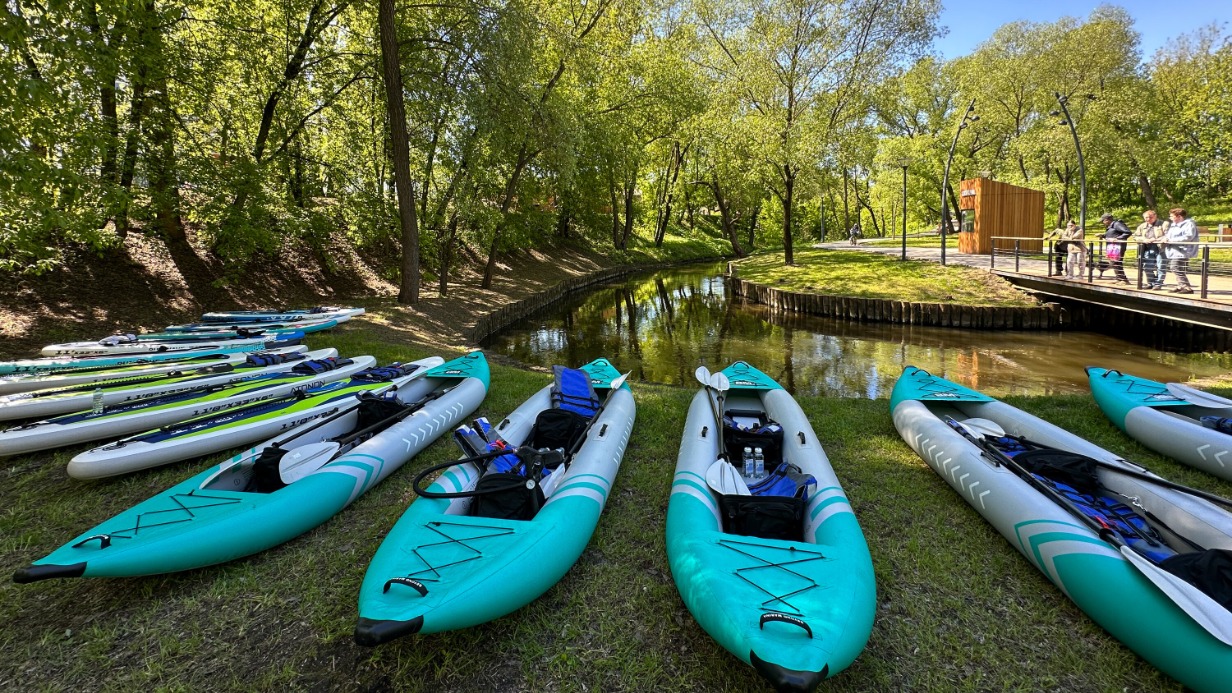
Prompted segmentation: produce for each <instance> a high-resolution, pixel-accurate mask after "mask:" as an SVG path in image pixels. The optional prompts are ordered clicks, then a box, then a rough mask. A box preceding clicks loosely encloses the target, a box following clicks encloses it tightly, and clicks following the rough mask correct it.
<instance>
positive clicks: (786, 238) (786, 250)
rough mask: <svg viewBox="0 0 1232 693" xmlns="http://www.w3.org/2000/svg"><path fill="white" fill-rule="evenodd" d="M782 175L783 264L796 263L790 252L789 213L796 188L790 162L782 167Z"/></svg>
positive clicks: (794, 174)
mask: <svg viewBox="0 0 1232 693" xmlns="http://www.w3.org/2000/svg"><path fill="white" fill-rule="evenodd" d="M782 175H783V264H785V265H794V264H796V258H795V255H794V254H793V253H792V247H791V240H792V233H791V222H792V219H791V213H792V207H793V206H794V205H793V204H792V195H793V194H794V193H795V189H796V171H795V170H794V169H792V167H791V164H787V165H785V166H783V167H782Z"/></svg>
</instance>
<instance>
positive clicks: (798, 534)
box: [722, 496, 808, 541]
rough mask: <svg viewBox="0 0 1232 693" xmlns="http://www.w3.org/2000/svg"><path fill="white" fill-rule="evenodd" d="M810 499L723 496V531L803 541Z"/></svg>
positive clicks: (765, 537)
mask: <svg viewBox="0 0 1232 693" xmlns="http://www.w3.org/2000/svg"><path fill="white" fill-rule="evenodd" d="M807 506H808V501H806V500H805V499H803V498H795V497H791V498H786V497H783V496H723V502H722V508H723V531H725V532H727V533H728V534H739V535H742V536H746V537H760V538H762V539H782V540H784V541H801V540H803V539H804V510H805V507H807Z"/></svg>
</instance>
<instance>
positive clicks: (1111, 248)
mask: <svg viewBox="0 0 1232 693" xmlns="http://www.w3.org/2000/svg"><path fill="white" fill-rule="evenodd" d="M1099 220H1100V221H1101V222H1103V224H1104V228H1105V229H1107V230H1106V231H1105V232H1104V238H1105V239H1107V240H1108V245H1107V250H1105V251H1104V252H1105V255H1107V256H1108V264H1110V265H1111V266H1112V272H1113V274H1115V275H1116V281H1117V282H1118V283H1120V284H1129V277H1127V276H1125V240H1126V239H1127V238H1129V237H1130V236H1131V235H1133V234H1132V233H1131V232H1130V230H1129V227H1128V226H1126V225H1125V222H1123V221H1121V220H1120V219H1114V218H1112V215H1111V214H1108V213H1107V212H1105V213H1104V215H1103V216H1101V217H1100V218H1099Z"/></svg>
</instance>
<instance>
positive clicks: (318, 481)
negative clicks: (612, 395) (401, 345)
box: [13, 352, 488, 583]
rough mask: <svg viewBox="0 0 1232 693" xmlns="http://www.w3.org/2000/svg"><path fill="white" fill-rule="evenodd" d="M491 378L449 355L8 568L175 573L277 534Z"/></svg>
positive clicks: (257, 546)
mask: <svg viewBox="0 0 1232 693" xmlns="http://www.w3.org/2000/svg"><path fill="white" fill-rule="evenodd" d="M487 389H488V364H487V361H486V360H485V359H484V358H483V354H481V353H479V352H475V353H473V354H468V355H467V356H463V357H461V358H458V359H454V360H452V361H449V362H446V363H445V364H443V365H440V366H437V367H436V368H433V369H432V370H429V371H428V372H426V373H425V374H424V375H423V377H421V378H417V379H416V380H415V381H414V383H413V384H412V385H410V386H409V387H406V388H403V389H400V390H399V391H398V395H397V397H396V398H395V399H393V400H392V401H391V400H389V399H385V398H381V402H382V406H380V407H377V408H375V409H373V410H372V411H371V412H367V411H364V410H361V409H360V406H362V405H357V406H356V407H355V408H352V409H351V410H350V411H349V413H348V414H347V415H346V416H343V417H337V418H332V419H330V420H329V421H328V422H327V424H328V425H327V426H322V427H321V428H318V429H316V432H318V433H321V432H322V429H325V428H328V429H329V430H328V432H325V433H324V434H323V435H322V436H316V437H314V436H311V435H304V436H299V437H285V436H284V437H280V438H276V439H273V440H271V441H268V442H267V443H265V444H262V445H260V446H257V447H256V448H254V449H253V450H251V451H246V452H245V453H243V454H241V455H237V456H236V457H234V458H232V459H230V460H227V461H226V462H223V463H222V464H220V465H215V466H213V467H210V468H209V469H207V470H205V471H204V472H202V473H200V474H198V475H196V476H194V477H192V478H191V479H188V480H187V481H184V482H183V483H180V484H177V485H176V486H173V487H171V488H169V489H167V490H166V491H163V492H162V493H160V494H158V495H156V496H154V497H152V498H150V499H148V500H146V501H143V502H142V503H139V504H138V505H136V506H134V507H132V508H130V509H129V510H126V511H124V512H123V513H120V514H119V515H116V516H115V517H113V518H111V519H109V520H107V521H105V522H103V523H101V524H99V525H98V526H96V527H93V528H91V529H89V530H87V531H86V532H83V533H82V534H81V535H80V536H78V537H75V538H74V539H72V540H71V541H69V542H68V543H67V544H65V545H64V546H62V547H60V548H58V549H56V550H55V551H53V552H51V553H50V554H49V555H47V556H46V557H44V558H41V559H39V560H37V561H35V562H34V563H33V564H31V565H30V566H28V567H25V568H22V569H20V570H18V571H17V572H16V573H15V574H14V575H13V580H14V581H15V582H19V583H27V582H34V581H36V580H45V579H48V578H65V577H131V576H137V575H155V574H160V573H170V572H175V571H180V570H191V569H193V568H200V567H202V566H207V565H213V564H215V563H223V562H225V561H231V560H235V559H237V558H240V557H243V556H248V555H251V554H254V553H257V552H260V551H264V550H266V549H269V548H272V547H274V546H277V545H279V544H282V543H283V542H286V541H289V540H291V539H293V538H295V537H297V536H299V535H300V534H303V533H304V532H307V531H308V530H310V529H312V528H313V527H316V526H317V525H320V524H321V523H323V522H325V521H326V520H328V519H329V518H331V517H333V516H334V515H335V514H337V513H338V512H340V511H341V510H342V509H343V508H345V507H347V506H348V505H350V504H351V503H352V502H354V501H355V499H356V498H359V497H360V496H361V495H363V494H364V493H365V492H366V491H368V490H369V489H371V488H372V487H374V486H376V485H377V484H379V483H380V482H381V481H382V480H383V479H385V478H386V477H388V476H389V475H390V474H392V473H393V472H394V471H396V470H397V469H398V468H399V467H401V466H402V465H403V464H405V463H406V462H407V460H409V459H411V458H412V457H414V456H415V455H416V454H418V453H419V452H420V451H421V450H423V449H424V448H426V447H427V446H428V445H430V444H431V443H432V442H433V441H434V440H436V439H437V438H438V437H439V436H440V435H441V434H442V433H444V432H445V431H447V430H449V429H450V428H451V427H452V426H453V425H454V424H455V423H457V422H459V421H461V420H462V419H464V418H465V417H466V416H467V415H469V414H470V412H472V411H474V410H475V408H476V407H478V406H479V403H480V402H482V401H483V398H484V397H485V396H486V394H487ZM365 414H368V416H367V418H365ZM322 451H324V453H325V454H323V455H322V454H321V453H322ZM288 460H289V461H290V464H288V463H287V461H288ZM305 466H307V468H305Z"/></svg>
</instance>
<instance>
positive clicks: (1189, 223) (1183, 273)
mask: <svg viewBox="0 0 1232 693" xmlns="http://www.w3.org/2000/svg"><path fill="white" fill-rule="evenodd" d="M1168 217H1169V218H1171V219H1172V223H1171V225H1169V226H1168V233H1167V234H1166V235H1165V236H1164V240H1165V241H1167V243H1166V244H1165V245H1164V254H1166V255H1167V256H1168V262H1169V264H1171V265H1172V273H1173V274H1175V275H1176V288H1175V289H1173V290H1172V292H1171V293H1174V294H1192V293H1193V287H1191V286H1190V285H1189V276H1188V274H1187V273H1188V272H1189V258H1191V257H1193V256H1194V255H1197V254H1198V246H1197V245H1177V244H1179V243H1184V244H1193V243H1197V241H1198V227H1197V225H1196V224H1194V221H1193V219H1190V218H1189V213H1188V212H1186V211H1185V210H1184V209H1183V208H1181V207H1176V208H1174V209H1170V210H1168Z"/></svg>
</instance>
